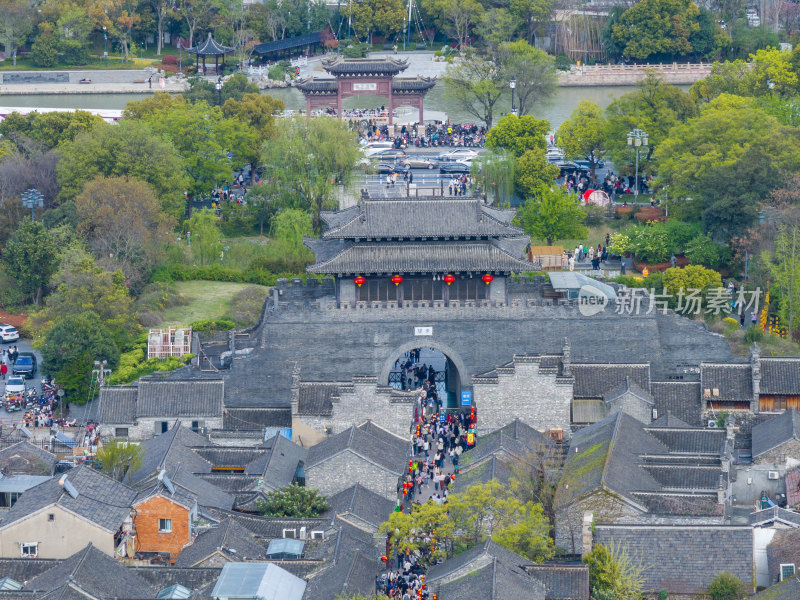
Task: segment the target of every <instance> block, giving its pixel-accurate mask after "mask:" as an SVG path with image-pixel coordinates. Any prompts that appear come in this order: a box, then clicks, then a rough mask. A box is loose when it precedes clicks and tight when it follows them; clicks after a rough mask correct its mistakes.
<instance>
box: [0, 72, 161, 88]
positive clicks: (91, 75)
mask: <svg viewBox="0 0 800 600" xmlns="http://www.w3.org/2000/svg"><path fill="white" fill-rule="evenodd" d="M153 73H155V69H131V70H127V69H120V70H109V71H102V70H96V71H0V85H39V84H52V83H80V81H81V80H82V79H91V81H92V83H135V82H146V81H147V78H148V77H150V75H151V74H153ZM155 83H156V84H157V83H158V82H155ZM154 87H156V86H155V85H154Z"/></svg>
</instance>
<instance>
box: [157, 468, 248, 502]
mask: <svg viewBox="0 0 800 600" xmlns="http://www.w3.org/2000/svg"><path fill="white" fill-rule="evenodd" d="M167 473H168V474H169V477H170V479H172V481H173V482H175V483H177V484H178V485H179V486H181V487H184V488H186V489H187V490H189V491H191V492H192V493H193V494H195V495H196V496H197V503H198V504H199V505H200V506H208V507H213V508H221V509H225V510H229V509H231V508H232V507H233V503H234V497H233V496H232V495H231V494H229V493H227V492H226V491H224V490H221V489H220V488H218V487H217V486H215V485H213V484H211V483H208V482H207V481H203V479H202V478H201V477H198V476H197V475H194V474H192V473H190V472H189V471H188V470H187V467H186V466H185V465H180V464H179V465H174V466H172V467H170V468H169V469H167Z"/></svg>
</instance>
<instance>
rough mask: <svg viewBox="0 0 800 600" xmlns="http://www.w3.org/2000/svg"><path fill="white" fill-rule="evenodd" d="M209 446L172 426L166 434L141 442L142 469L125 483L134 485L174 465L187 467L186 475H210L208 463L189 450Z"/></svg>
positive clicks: (206, 441) (199, 437)
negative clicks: (187, 473)
mask: <svg viewBox="0 0 800 600" xmlns="http://www.w3.org/2000/svg"><path fill="white" fill-rule="evenodd" d="M210 445H211V444H210V442H209V441H208V440H207V439H206V438H204V437H203V436H202V435H199V434H197V433H195V432H194V431H192V430H191V429H189V428H188V427H183V426H180V425H179V424H175V425H173V426H172V428H171V429H169V430H168V431H167V432H165V433H162V434H161V435H157V436H156V437H154V438H151V439H149V440H146V441H144V442H142V443H141V445H140V447H141V449H142V467H141V468H140V469H139V470H138V471H134V472H133V473H129V474H128V475H127V476H126V481H127V482H128V483H130V484H132V485H135V484H136V483H137V482H139V481H141V480H143V479H146V478H148V477H152V476H153V475H156V474H157V473H158V471H160V470H161V469H164V468H170V467H173V466H176V465H182V466H184V467H186V468H187V469H188V472H189V473H210V472H211V463H209V462H208V461H207V460H204V459H203V458H202V457H201V456H200V455H199V454H197V453H196V452H194V451H193V450H192V449H191V448H199V447H202V446H210Z"/></svg>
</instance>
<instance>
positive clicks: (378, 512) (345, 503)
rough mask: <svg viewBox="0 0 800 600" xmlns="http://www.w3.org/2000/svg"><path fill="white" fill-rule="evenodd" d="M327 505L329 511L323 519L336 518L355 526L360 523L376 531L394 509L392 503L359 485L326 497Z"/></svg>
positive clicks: (323, 515)
mask: <svg viewBox="0 0 800 600" xmlns="http://www.w3.org/2000/svg"><path fill="white" fill-rule="evenodd" d="M328 504H329V505H330V509H328V510H327V511H325V513H323V514H322V515H321V516H322V517H323V518H333V517H334V516H338V517H339V518H341V519H345V520H346V521H348V522H350V523H352V524H354V525H356V526H359V524H360V523H361V524H366V525H369V526H371V527H372V528H374V529H376V530H377V529H378V527H379V526H380V524H381V523H383V522H384V521H386V520H387V519H388V518H389V516H391V514H392V511H394V509H395V503H394V502H392V501H391V500H389V499H388V498H384V497H383V496H381V495H379V494H376V493H375V492H372V491H370V490H368V489H367V488H365V487H364V486H363V485H361V484H359V483H357V484H355V485H354V486H352V487H349V488H347V489H346V490H342V491H341V492H339V493H338V494H334V495H333V496H330V497H328Z"/></svg>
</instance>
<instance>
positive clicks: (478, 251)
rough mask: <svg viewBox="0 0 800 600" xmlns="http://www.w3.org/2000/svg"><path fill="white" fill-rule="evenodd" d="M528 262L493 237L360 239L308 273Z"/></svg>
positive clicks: (506, 267)
mask: <svg viewBox="0 0 800 600" xmlns="http://www.w3.org/2000/svg"><path fill="white" fill-rule="evenodd" d="M530 268H531V263H529V262H526V261H523V260H521V259H519V258H517V257H515V256H512V255H510V254H508V253H507V252H506V251H505V250H502V249H501V248H500V247H499V246H498V245H497V244H495V243H492V241H486V242H479V241H465V242H428V243H408V242H406V243H403V242H385V243H363V244H355V245H353V246H350V247H349V248H347V249H345V250H344V251H343V252H342V253H341V254H338V255H337V256H335V257H334V258H332V259H329V260H328V261H326V262H321V263H319V262H318V263H316V264H314V265H312V266H310V267H308V269H307V270H308V272H309V273H325V274H337V273H409V272H413V273H439V272H443V271H456V272H469V271H504V272H510V271H514V272H519V271H526V270H529V269H530Z"/></svg>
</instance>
